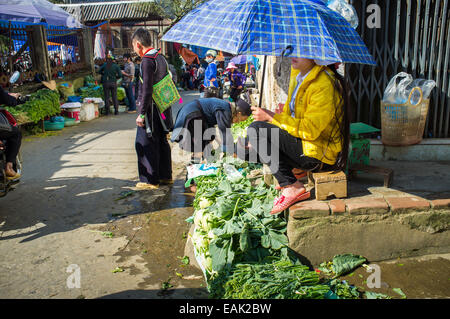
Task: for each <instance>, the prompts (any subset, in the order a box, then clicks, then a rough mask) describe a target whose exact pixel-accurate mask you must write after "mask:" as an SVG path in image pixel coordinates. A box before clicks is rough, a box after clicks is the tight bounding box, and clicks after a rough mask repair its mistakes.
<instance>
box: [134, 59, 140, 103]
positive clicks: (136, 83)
mask: <svg viewBox="0 0 450 319" xmlns="http://www.w3.org/2000/svg"><path fill="white" fill-rule="evenodd" d="M140 70H141V57H140V56H138V57H136V58H135V59H134V99H135V100H136V103H137V101H138V100H139V79H140V77H141V73H140Z"/></svg>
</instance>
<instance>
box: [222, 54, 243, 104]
mask: <svg viewBox="0 0 450 319" xmlns="http://www.w3.org/2000/svg"><path fill="white" fill-rule="evenodd" d="M226 71H227V74H226V77H227V80H229V81H230V82H231V91H230V98H231V99H232V100H233V101H236V100H237V99H238V97H239V95H240V94H241V92H242V90H243V88H244V84H245V80H246V77H245V75H243V74H242V73H241V72H239V71H238V67H237V66H236V65H235V64H234V63H233V62H230V63H228V66H227V68H226Z"/></svg>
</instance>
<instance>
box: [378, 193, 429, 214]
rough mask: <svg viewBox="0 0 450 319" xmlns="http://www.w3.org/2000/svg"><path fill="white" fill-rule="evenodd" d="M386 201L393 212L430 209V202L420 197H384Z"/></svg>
mask: <svg viewBox="0 0 450 319" xmlns="http://www.w3.org/2000/svg"><path fill="white" fill-rule="evenodd" d="M386 201H387V203H388V205H389V207H390V209H391V212H392V213H394V214H400V213H408V212H413V211H424V210H428V209H430V202H429V201H427V200H426V199H423V198H420V197H413V196H407V197H386Z"/></svg>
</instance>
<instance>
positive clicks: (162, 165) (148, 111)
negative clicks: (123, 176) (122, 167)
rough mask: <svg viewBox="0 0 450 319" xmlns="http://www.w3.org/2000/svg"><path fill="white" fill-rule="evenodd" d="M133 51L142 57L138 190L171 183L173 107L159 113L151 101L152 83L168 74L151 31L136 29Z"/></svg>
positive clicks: (137, 140)
mask: <svg viewBox="0 0 450 319" xmlns="http://www.w3.org/2000/svg"><path fill="white" fill-rule="evenodd" d="M132 43H133V50H134V52H135V53H136V54H138V55H139V56H140V57H141V58H142V62H141V71H140V79H139V82H140V87H139V92H140V93H139V100H138V114H139V115H138V117H137V118H136V125H137V131H136V144H135V145H136V152H137V157H138V171H139V180H140V182H139V183H137V184H136V187H137V188H138V189H156V188H158V187H159V184H171V183H173V181H172V154H171V149H170V145H169V142H168V141H167V134H168V133H169V131H170V130H171V129H172V126H173V123H172V110H171V109H170V108H169V109H167V110H166V111H165V112H164V113H160V112H159V110H158V107H157V106H156V104H155V103H154V101H153V98H152V94H153V85H154V84H156V83H158V82H160V81H161V80H162V79H163V78H164V77H165V76H166V75H167V74H168V70H167V64H166V63H167V62H166V61H165V58H164V56H163V55H162V54H160V50H157V49H154V48H153V47H152V41H151V36H150V33H149V32H148V31H147V30H146V29H144V28H139V29H137V30H136V31H135V33H134V34H133V37H132Z"/></svg>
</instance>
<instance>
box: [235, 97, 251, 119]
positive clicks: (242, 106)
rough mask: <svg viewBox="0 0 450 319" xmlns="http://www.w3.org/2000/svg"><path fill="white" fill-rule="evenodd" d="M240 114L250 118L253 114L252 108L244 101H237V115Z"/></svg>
mask: <svg viewBox="0 0 450 319" xmlns="http://www.w3.org/2000/svg"><path fill="white" fill-rule="evenodd" d="M238 112H240V113H241V114H242V115H245V116H250V115H251V114H252V110H251V106H250V104H248V103H247V102H246V101H244V100H243V99H238V100H237V101H236V113H238Z"/></svg>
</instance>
